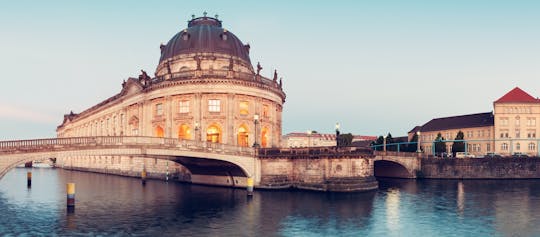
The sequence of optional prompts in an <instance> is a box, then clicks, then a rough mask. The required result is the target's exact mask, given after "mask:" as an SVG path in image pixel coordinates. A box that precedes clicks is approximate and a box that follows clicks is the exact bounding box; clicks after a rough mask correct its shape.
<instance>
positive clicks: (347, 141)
mask: <svg viewBox="0 0 540 237" xmlns="http://www.w3.org/2000/svg"><path fill="white" fill-rule="evenodd" d="M353 137H354V136H353V135H352V134H351V133H346V134H339V137H338V140H339V146H350V145H351V144H352V140H353Z"/></svg>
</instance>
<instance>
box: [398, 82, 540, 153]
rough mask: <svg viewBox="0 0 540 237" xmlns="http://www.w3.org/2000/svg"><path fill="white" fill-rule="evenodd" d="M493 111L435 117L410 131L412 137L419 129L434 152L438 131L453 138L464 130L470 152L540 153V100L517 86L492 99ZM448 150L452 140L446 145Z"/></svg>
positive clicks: (423, 142) (426, 148)
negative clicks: (538, 121) (539, 134)
mask: <svg viewBox="0 0 540 237" xmlns="http://www.w3.org/2000/svg"><path fill="white" fill-rule="evenodd" d="M493 108H494V110H493V112H486V113H477V114H467V115H460V116H452V117H444V118H435V119H432V120H431V121H429V122H427V123H426V124H424V125H422V126H420V128H418V127H415V128H414V129H412V130H411V131H410V132H409V134H408V135H409V140H410V139H412V136H414V134H415V133H418V132H420V141H421V146H422V149H423V150H424V152H427V153H431V152H432V151H433V145H434V144H433V141H434V140H435V139H436V137H437V134H439V133H440V134H441V135H442V137H443V138H444V139H445V140H454V139H455V138H456V136H457V133H458V132H460V131H461V132H463V135H464V140H465V142H466V144H467V151H468V152H470V153H472V154H475V155H485V154H486V153H497V154H503V155H513V154H527V155H530V156H536V155H538V143H539V140H538V139H537V137H536V133H537V131H538V130H539V129H540V127H539V126H540V124H537V123H536V121H537V120H540V99H538V98H534V97H532V96H531V95H529V94H528V93H527V92H525V91H523V90H521V89H520V88H518V87H516V88H514V89H513V90H511V91H509V92H508V93H506V94H505V95H504V96H502V97H501V98H499V99H498V100H496V101H494V102H493ZM446 146H447V151H450V150H451V148H452V143H451V142H448V143H447V144H446Z"/></svg>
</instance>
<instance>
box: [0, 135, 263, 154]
mask: <svg viewBox="0 0 540 237" xmlns="http://www.w3.org/2000/svg"><path fill="white" fill-rule="evenodd" d="M120 145H123V146H143V145H144V146H159V147H167V148H168V149H174V148H175V147H182V148H186V149H188V150H194V151H203V152H210V153H225V154H236V155H242V156H253V155H254V154H255V149H254V148H250V147H237V146H232V145H226V144H222V143H211V142H205V141H194V140H182V139H176V138H160V137H128V136H104V137H69V138H49V139H35V140H18V141H0V152H3V153H6V152H13V151H29V150H32V151H39V150H43V151H49V150H51V149H60V150H61V149H67V148H73V147H80V148H83V147H85V146H91V147H95V146H120Z"/></svg>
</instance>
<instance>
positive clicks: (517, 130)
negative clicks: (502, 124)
mask: <svg viewBox="0 0 540 237" xmlns="http://www.w3.org/2000/svg"><path fill="white" fill-rule="evenodd" d="M519 137H520V131H519V129H516V138H519Z"/></svg>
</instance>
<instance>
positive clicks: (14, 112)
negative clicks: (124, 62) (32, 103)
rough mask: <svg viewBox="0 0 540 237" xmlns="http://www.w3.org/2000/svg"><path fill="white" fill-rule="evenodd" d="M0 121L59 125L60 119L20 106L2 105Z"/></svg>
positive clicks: (0, 106) (0, 107)
mask: <svg viewBox="0 0 540 237" xmlns="http://www.w3.org/2000/svg"><path fill="white" fill-rule="evenodd" d="M0 119H14V120H24V121H28V122H37V123H46V124H51V123H58V121H59V120H60V119H59V118H58V117H55V116H52V115H50V114H47V113H43V112H42V111H39V110H37V109H33V108H28V107H23V106H18V105H7V104H1V103H0Z"/></svg>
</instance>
